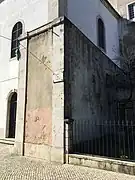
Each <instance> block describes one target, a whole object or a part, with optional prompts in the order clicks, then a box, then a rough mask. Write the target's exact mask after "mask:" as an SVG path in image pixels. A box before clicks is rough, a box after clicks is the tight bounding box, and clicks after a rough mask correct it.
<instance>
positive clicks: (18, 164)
mask: <svg viewBox="0 0 135 180" xmlns="http://www.w3.org/2000/svg"><path fill="white" fill-rule="evenodd" d="M0 155H1V156H0V180H135V176H129V175H125V174H120V173H114V172H109V171H103V170H98V169H92V168H86V167H80V166H73V165H67V164H65V165H60V164H56V163H48V162H45V161H41V160H35V159H31V158H27V157H20V156H14V155H9V154H8V147H6V146H5V147H1V146H0Z"/></svg>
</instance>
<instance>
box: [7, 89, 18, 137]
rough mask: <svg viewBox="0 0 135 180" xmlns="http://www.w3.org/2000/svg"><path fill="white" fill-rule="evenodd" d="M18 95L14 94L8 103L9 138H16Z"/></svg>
mask: <svg viewBox="0 0 135 180" xmlns="http://www.w3.org/2000/svg"><path fill="white" fill-rule="evenodd" d="M16 109H17V93H16V92H13V93H12V94H11V96H10V97H9V101H8V134H7V137H8V138H15V127H16Z"/></svg>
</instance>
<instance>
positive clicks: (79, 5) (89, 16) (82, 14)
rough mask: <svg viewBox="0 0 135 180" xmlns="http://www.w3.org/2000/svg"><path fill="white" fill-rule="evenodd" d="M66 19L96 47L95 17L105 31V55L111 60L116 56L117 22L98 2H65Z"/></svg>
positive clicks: (96, 0)
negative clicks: (102, 22) (66, 7)
mask: <svg viewBox="0 0 135 180" xmlns="http://www.w3.org/2000/svg"><path fill="white" fill-rule="evenodd" d="M67 1H68V10H67V17H68V18H69V19H70V20H71V21H72V22H73V23H74V24H75V25H76V26H77V27H78V28H79V29H80V30H81V31H82V32H83V33H84V34H85V35H86V36H87V37H88V38H89V39H90V40H91V41H92V42H93V43H94V44H96V45H97V17H98V16H100V17H101V18H102V20H103V21H104V24H105V30H106V54H107V55H108V56H109V57H110V58H111V59H112V60H113V59H115V58H116V56H117V55H118V49H119V40H118V21H117V19H116V18H115V17H114V16H113V15H112V14H111V13H110V12H109V11H108V9H107V8H106V7H105V6H104V5H103V4H102V3H101V2H100V0H85V1H82V0H74V1H73V0H67Z"/></svg>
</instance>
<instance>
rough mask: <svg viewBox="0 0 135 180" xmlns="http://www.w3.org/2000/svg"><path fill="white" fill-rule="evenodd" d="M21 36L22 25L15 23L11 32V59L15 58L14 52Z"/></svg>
mask: <svg viewBox="0 0 135 180" xmlns="http://www.w3.org/2000/svg"><path fill="white" fill-rule="evenodd" d="M21 34H22V23H21V22H17V23H16V24H15V26H14V27H13V30H12V42H11V58H13V57H15V56H16V50H17V48H18V37H19V36H20V35H21Z"/></svg>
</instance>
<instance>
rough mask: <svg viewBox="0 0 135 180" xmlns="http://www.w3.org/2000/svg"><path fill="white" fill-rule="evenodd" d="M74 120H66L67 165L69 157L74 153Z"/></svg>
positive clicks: (65, 147) (65, 152)
mask: <svg viewBox="0 0 135 180" xmlns="http://www.w3.org/2000/svg"><path fill="white" fill-rule="evenodd" d="M73 121H74V120H73V119H64V134H65V135H64V136H65V137H64V142H65V145H64V149H65V150H64V154H65V163H68V162H69V158H68V155H69V153H71V152H72V148H73Z"/></svg>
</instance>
